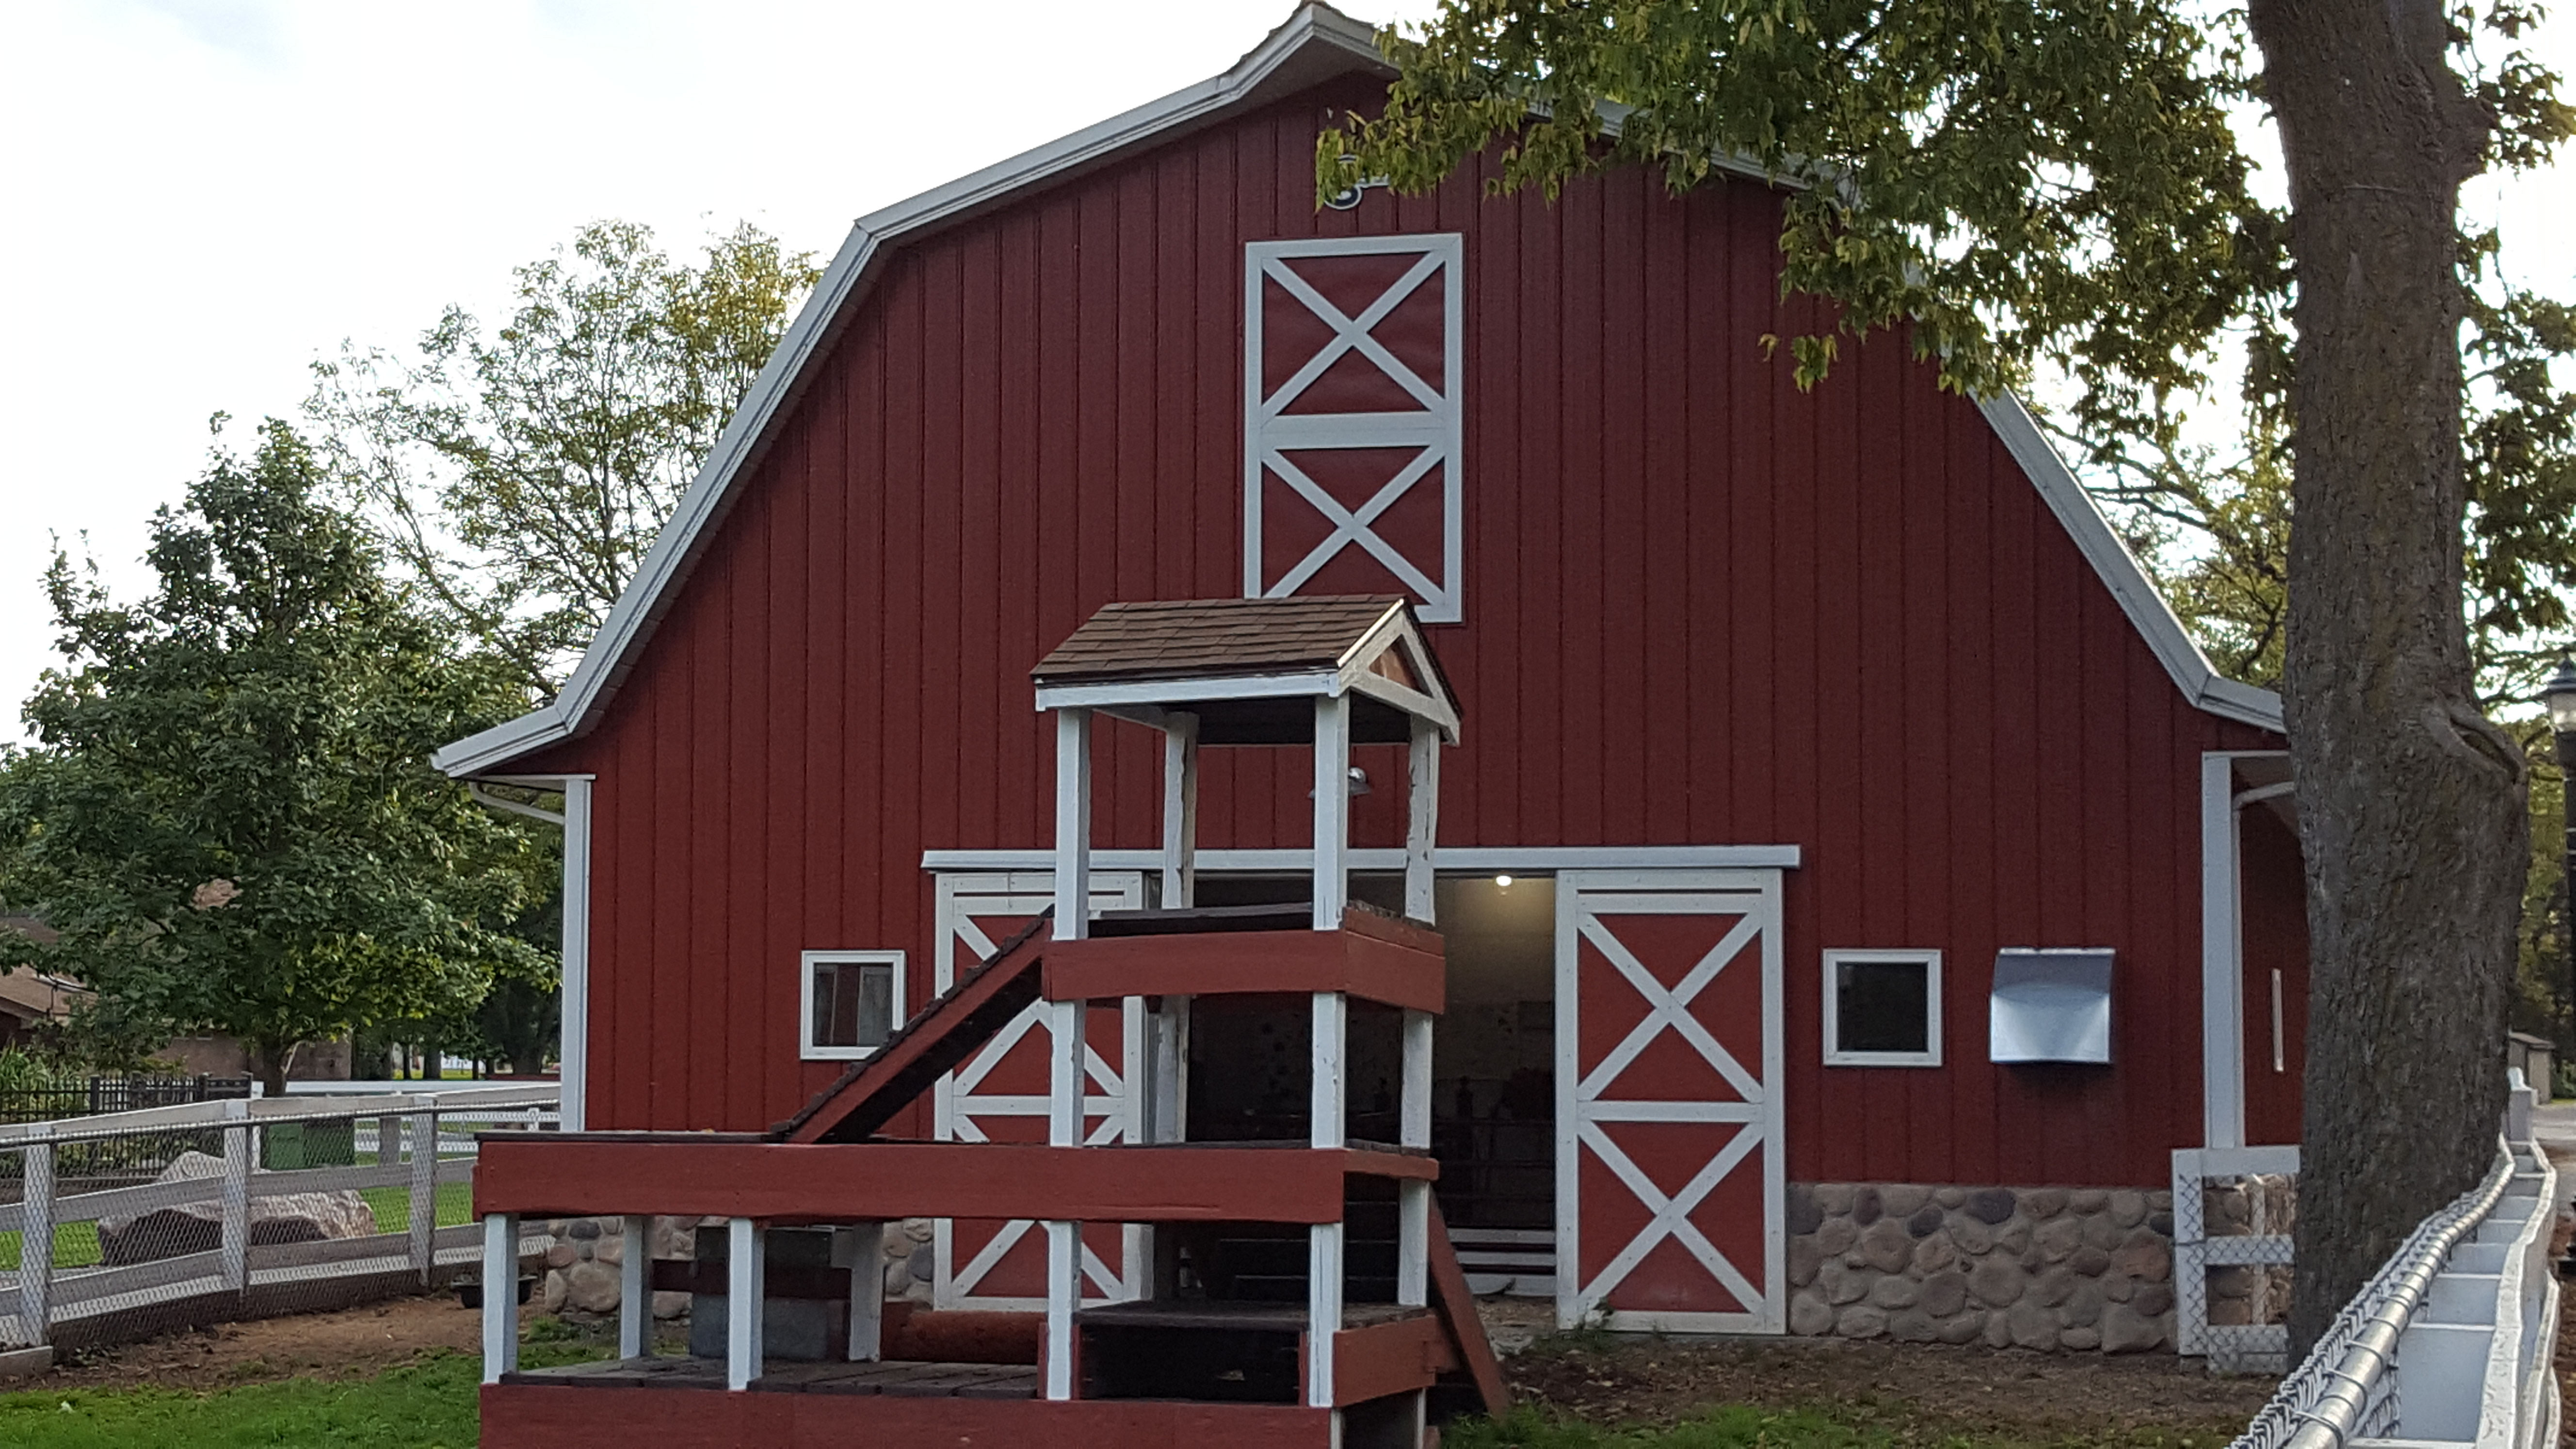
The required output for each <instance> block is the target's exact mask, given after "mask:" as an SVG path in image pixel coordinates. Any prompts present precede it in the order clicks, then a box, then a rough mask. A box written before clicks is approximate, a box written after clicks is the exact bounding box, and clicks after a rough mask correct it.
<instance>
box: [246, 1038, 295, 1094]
mask: <svg viewBox="0 0 2576 1449" xmlns="http://www.w3.org/2000/svg"><path fill="white" fill-rule="evenodd" d="M295 1045H296V1044H295V1043H293V1042H286V1043H284V1044H283V1045H280V1044H278V1043H274V1042H253V1043H251V1063H252V1065H254V1066H256V1067H258V1068H259V1089H260V1091H261V1092H262V1093H263V1094H264V1095H266V1096H269V1097H283V1096H285V1095H286V1067H287V1064H288V1063H289V1062H292V1061H293V1060H294V1059H295Z"/></svg>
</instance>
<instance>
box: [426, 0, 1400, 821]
mask: <svg viewBox="0 0 2576 1449" xmlns="http://www.w3.org/2000/svg"><path fill="white" fill-rule="evenodd" d="M1317 43H1321V44H1325V45H1329V46H1332V47H1334V48H1337V49H1339V50H1341V51H1343V52H1345V53H1346V55H1347V56H1348V58H1349V60H1350V61H1351V62H1354V63H1357V64H1366V65H1370V66H1378V67H1383V66H1384V65H1385V59H1384V57H1382V56H1380V55H1379V54H1378V50H1377V41H1376V32H1375V30H1374V28H1373V27H1371V26H1369V25H1366V24H1364V23H1362V22H1360V21H1357V20H1353V19H1351V18H1350V17H1349V16H1347V15H1344V14H1342V13H1341V12H1340V11H1337V10H1335V9H1333V8H1332V7H1331V6H1329V5H1317V4H1309V5H1304V6H1300V7H1299V8H1298V10H1297V13H1296V14H1294V15H1291V16H1290V17H1289V18H1288V22H1287V23H1286V24H1284V25H1282V26H1280V27H1279V28H1278V29H1277V30H1274V31H1272V32H1271V33H1270V35H1269V37H1268V38H1267V39H1265V40H1263V41H1262V43H1261V44H1260V45H1259V46H1257V47H1255V48H1254V49H1253V51H1252V52H1251V54H1249V55H1246V56H1245V57H1244V58H1243V59H1241V60H1239V61H1237V62H1235V63H1234V66H1233V67H1232V68H1231V69H1229V70H1227V71H1226V72H1225V73H1224V74H1223V75H1220V76H1216V77H1214V78H1213V79H1210V80H1204V81H1201V82H1199V83H1198V84H1196V85H1193V86H1189V87H1186V88H1184V89H1181V90H1177V91H1174V92H1172V93H1171V94H1170V95H1167V96H1165V97H1163V98H1162V99H1161V100H1158V101H1151V102H1148V103H1146V104H1145V105H1142V106H1138V107H1137V108H1136V109H1134V110H1132V111H1128V112H1127V113H1125V114H1124V115H1119V116H1113V117H1111V118H1110V119H1108V120H1106V121H1103V122H1101V123H1100V124H1098V125H1096V126H1091V127H1088V128H1086V129H1084V130H1080V131H1076V132H1074V133H1073V134H1072V135H1070V136H1066V137H1064V138H1062V139H1061V140H1057V141H1051V142H1049V143H1048V144H1046V145H1044V146H1040V147H1038V148H1037V149H1035V150H1033V151H1025V152H1022V153H1021V154H1020V155H1018V156H1014V157H1012V158H1011V159H1010V160H1007V161H1004V162H1001V163H1000V164H998V165H994V166H988V167H986V168H984V169H983V170H981V171H978V172H976V173H975V174H973V175H971V176H968V177H965V178H963V179H961V180H957V181H952V182H950V183H948V184H947V185H945V186H940V187H935V188H933V189H932V190H929V191H925V192H923V193H922V194H920V195H919V196H916V197H913V198H912V199H911V200H909V201H903V202H898V203H897V204H895V205H893V206H890V207H887V208H886V209H885V210H883V211H879V212H875V213H873V214H871V215H869V216H865V217H862V218H860V220H859V221H858V223H857V224H856V225H854V226H853V227H851V229H850V236H849V239H848V240H847V241H845V242H843V243H842V244H841V250H840V252H839V253H838V254H837V255H835V256H834V257H833V258H832V264H831V266H830V267H828V268H826V269H825V270H824V273H823V279H822V281H821V282H820V283H818V284H817V285H816V286H815V288H814V293H813V295H812V296H810V297H808V298H806V300H805V306H804V308H803V310H801V311H799V312H798V313H797V315H796V320H795V322H794V323H793V324H791V325H790V326H789V327H788V329H787V334H786V336H785V337H784V338H782V339H781V340H780V342H779V344H778V350H777V351H776V352H774V353H772V354H771V355H770V358H769V363H768V365H767V366H765V367H763V368H762V369H761V370H760V376H759V378H758V379H757V380H755V381H754V382H753V383H752V386H751V391H750V392H749V393H747V394H745V395H744V398H743V402H742V406H741V407H739V408H737V409H736V410H735V412H734V415H733V420H732V421H731V422H730V423H728V424H726V426H725V430H724V434H723V436H722V437H720V438H718V439H717V440H716V446H715V448H714V450H713V451H712V452H710V453H709V454H708V455H707V461H706V465H705V466H704V467H702V468H700V469H699V470H698V476H697V478H696V480H695V481H694V482H692V483H691V484H690V485H689V490H688V492H687V493H686V494H684V495H682V497H681V499H680V505H679V507H678V509H676V510H675V511H674V512H673V514H672V516H671V521H670V522H669V523H667V524H665V525H664V526H663V529H662V532H661V535H660V537H658V538H657V539H655V540H654V543H653V547H652V549H651V550H650V551H649V552H647V553H646V554H645V556H644V562H643V565H642V566H641V567H640V568H638V569H637V570H636V573H635V577H634V578H633V579H632V580H630V581H629V582H628V584H627V587H626V592H625V593H624V595H622V596H621V597H620V598H619V599H618V601H617V606H616V607H615V608H613V609H611V610H609V613H608V618H607V619H606V621H604V622H603V623H602V624H601V625H600V628H599V632H598V634H597V635H595V636H593V637H592V639H591V641H590V647H589V648H588V649H586V650H585V651H583V653H582V657H581V663H580V664H579V665H577V666H576V667H575V668H574V669H573V672H572V677H571V678H570V679H568V680H566V681H565V682H564V689H563V693H562V694H561V695H559V696H557V697H556V699H555V700H554V702H553V703H551V704H549V705H546V706H545V707H544V708H541V709H538V710H534V711H532V712H530V713H528V714H524V715H521V716H520V717H519V718H517V719H514V720H511V721H510V722H508V723H507V724H502V725H496V726H494V727H493V728H491V729H488V730H485V731H483V732H482V733H480V734H476V735H471V736H468V737H467V738H465V739H461V740H458V741H456V742H455V743H453V744H450V745H448V746H446V747H445V748H443V749H441V750H439V751H438V752H437V753H436V754H433V755H432V756H430V763H431V764H433V765H435V766H436V767H437V768H438V769H441V770H443V771H445V772H447V773H448V774H450V775H457V776H465V775H475V774H480V773H483V772H485V771H488V770H494V769H498V768H500V767H502V766H504V765H507V764H508V763H510V762H511V761H513V760H515V759H518V758H520V757H521V756H523V755H527V754H529V753H532V752H534V751H536V750H540V749H543V748H545V747H546V746H548V745H551V744H555V743H557V742H559V741H562V740H566V739H570V738H572V737H573V736H574V735H576V734H578V733H580V731H581V726H582V724H583V722H584V721H585V720H586V719H588V718H589V717H590V716H591V715H592V714H594V713H596V712H597V711H598V710H599V709H601V708H603V707H604V705H605V703H606V699H605V696H606V694H607V692H608V690H609V688H610V687H611V686H612V685H614V684H616V683H618V682H619V681H621V680H622V679H623V678H624V677H625V675H626V672H627V670H628V669H629V668H631V667H632V661H631V658H630V656H631V655H632V653H633V652H634V650H635V649H636V647H637V646H639V645H640V644H641V643H642V642H643V640H644V638H645V636H646V635H647V634H649V633H650V632H651V628H650V626H651V625H652V624H653V622H654V621H655V620H657V619H658V618H659V617H660V615H661V612H662V609H663V608H664V607H665V606H666V605H667V604H668V602H669V600H668V599H667V598H666V595H667V594H669V593H670V592H671V591H672V590H673V589H674V588H675V587H676V585H677V584H678V582H679V580H680V579H681V577H682V576H683V575H684V574H685V573H686V571H687V564H688V561H689V556H690V554H691V553H692V552H693V551H694V549H695V547H696V545H697V542H698V539H699V538H700V536H701V535H703V534H704V533H706V532H707V530H708V527H709V525H711V524H712V523H713V522H714V521H715V520H716V519H717V518H719V517H721V516H722V513H723V507H722V505H723V503H724V502H725V495H726V493H727V491H728V490H729V489H730V488H731V486H732V484H733V480H734V478H735V477H736V476H737V475H739V474H741V473H743V472H746V471H748V469H749V467H750V465H751V462H752V460H753V457H754V455H755V453H756V451H757V447H756V445H757V444H758V443H759V442H760V441H761V438H762V435H763V434H764V433H766V432H767V431H768V428H769V423H770V420H771V419H772V418H773V417H775V416H776V415H777V414H778V412H779V411H780V409H781V408H782V407H783V406H784V405H785V404H786V403H787V402H788V401H789V400H790V398H791V397H792V396H793V395H794V392H795V383H796V380H797V378H798V376H799V375H800V374H801V373H803V371H804V370H805V365H806V363H807V361H808V360H809V359H810V358H811V357H812V356H813V354H814V353H815V352H816V351H817V350H818V349H819V348H820V346H821V345H822V343H823V342H824V341H825V339H826V338H827V337H828V336H829V335H830V334H831V331H832V324H833V322H834V321H835V319H836V318H837V316H838V314H839V313H840V311H841V308H842V305H843V304H844V303H845V302H847V301H848V300H849V298H850V297H851V295H852V294H853V293H854V292H855V291H856V290H857V288H858V283H859V281H860V279H861V277H862V276H863V275H864V274H865V272H866V271H867V267H868V263H869V262H870V261H871V260H872V259H873V258H874V257H875V255H876V253H877V252H878V250H879V249H880V248H881V247H882V245H883V244H884V243H886V242H888V241H891V240H894V239H895V238H898V237H900V236H902V235H904V234H905V233H907V232H912V231H917V230H920V229H921V228H924V227H927V226H932V225H935V224H937V223H939V222H943V221H947V220H950V219H952V218H955V217H957V216H959V215H961V214H963V213H965V212H968V211H971V210H973V209H975V208H976V207H978V206H981V205H984V204H987V203H989V202H992V201H995V200H998V199H1000V198H1002V197H1004V196H1007V195H1009V194H1010V193H1013V192H1016V191H1018V190H1020V189H1021V188H1023V187H1027V186H1031V185H1035V184H1037V183H1039V182H1042V181H1046V180H1049V179H1051V178H1054V177H1057V176H1060V175H1063V174H1065V173H1067V172H1070V171H1074V170H1078V169H1080V168H1082V167H1084V166H1086V165H1089V164H1091V163H1093V162H1096V161H1099V160H1102V159H1104V158H1106V157H1108V156H1111V155H1113V154H1115V153H1117V152H1119V151H1121V150H1124V149H1125V148H1127V147H1129V146H1132V145H1135V144H1137V143H1138V142H1141V141H1145V140H1149V139H1151V138H1152V137H1154V136H1156V135H1158V134H1160V133H1162V132H1165V131H1169V130H1172V129H1174V128H1176V127H1180V126H1185V125H1187V124H1189V123H1191V122H1193V121H1196V120H1199V119H1201V118H1203V117H1206V116H1208V115H1210V114H1212V113H1214V112H1218V111H1222V110H1224V109H1226V108H1228V107H1231V106H1234V105H1236V104H1239V103H1241V102H1243V101H1246V100H1249V99H1252V98H1253V97H1254V93H1255V92H1256V91H1258V90H1259V89H1260V88H1261V85H1262V83H1263V82H1264V81H1267V80H1269V79H1270V78H1271V76H1272V75H1273V73H1275V72H1276V71H1278V70H1279V69H1280V67H1281V66H1282V65H1283V64H1285V63H1286V62H1287V61H1288V60H1289V59H1290V58H1291V57H1293V56H1295V55H1297V54H1298V53H1300V52H1302V51H1304V50H1305V49H1306V48H1307V47H1308V46H1309V45H1312V44H1317ZM1357 64H1354V65H1353V67H1352V68H1357ZM1317 78H1318V79H1320V78H1321V77H1320V76H1318V77H1317Z"/></svg>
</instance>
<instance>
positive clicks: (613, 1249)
mask: <svg viewBox="0 0 2576 1449" xmlns="http://www.w3.org/2000/svg"><path fill="white" fill-rule="evenodd" d="M652 1223H653V1246H652V1252H653V1256H654V1257H656V1258H695V1257H696V1256H697V1230H698V1229H699V1228H700V1227H701V1226H704V1227H722V1226H723V1225H724V1219H722V1218H655V1219H653V1220H652ZM537 1226H539V1227H542V1228H543V1229H544V1231H545V1234H546V1236H547V1237H549V1238H551V1239H552V1240H553V1242H552V1244H551V1246H549V1247H548V1248H547V1249H546V1277H545V1281H544V1282H543V1283H540V1284H539V1285H537V1292H536V1299H535V1301H536V1304H537V1306H538V1307H539V1308H540V1309H542V1310H543V1311H545V1312H547V1313H562V1314H570V1315H572V1316H574V1317H585V1316H588V1317H604V1316H606V1315H609V1314H613V1313H615V1312H616V1311H617V1309H618V1300H619V1297H620V1295H619V1292H618V1286H617V1279H618V1265H619V1264H621V1263H623V1262H624V1261H625V1260H626V1252H627V1243H626V1220H625V1219H624V1218H550V1219H547V1220H546V1221H544V1222H543V1223H540V1224H538V1225H537ZM530 1236H534V1234H531V1235H530ZM885 1255H886V1262H885V1296H886V1297H888V1298H899V1299H908V1300H910V1301H912V1302H915V1303H921V1304H927V1303H929V1302H930V1278H931V1271H932V1266H933V1264H932V1257H931V1247H930V1219H928V1218H908V1219H906V1220H904V1221H903V1222H901V1223H888V1224H887V1225H886V1236H885ZM688 1312H689V1295H688V1294H686V1293H656V1294H654V1295H653V1316H654V1317H656V1318H685V1317H687V1316H688Z"/></svg>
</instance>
